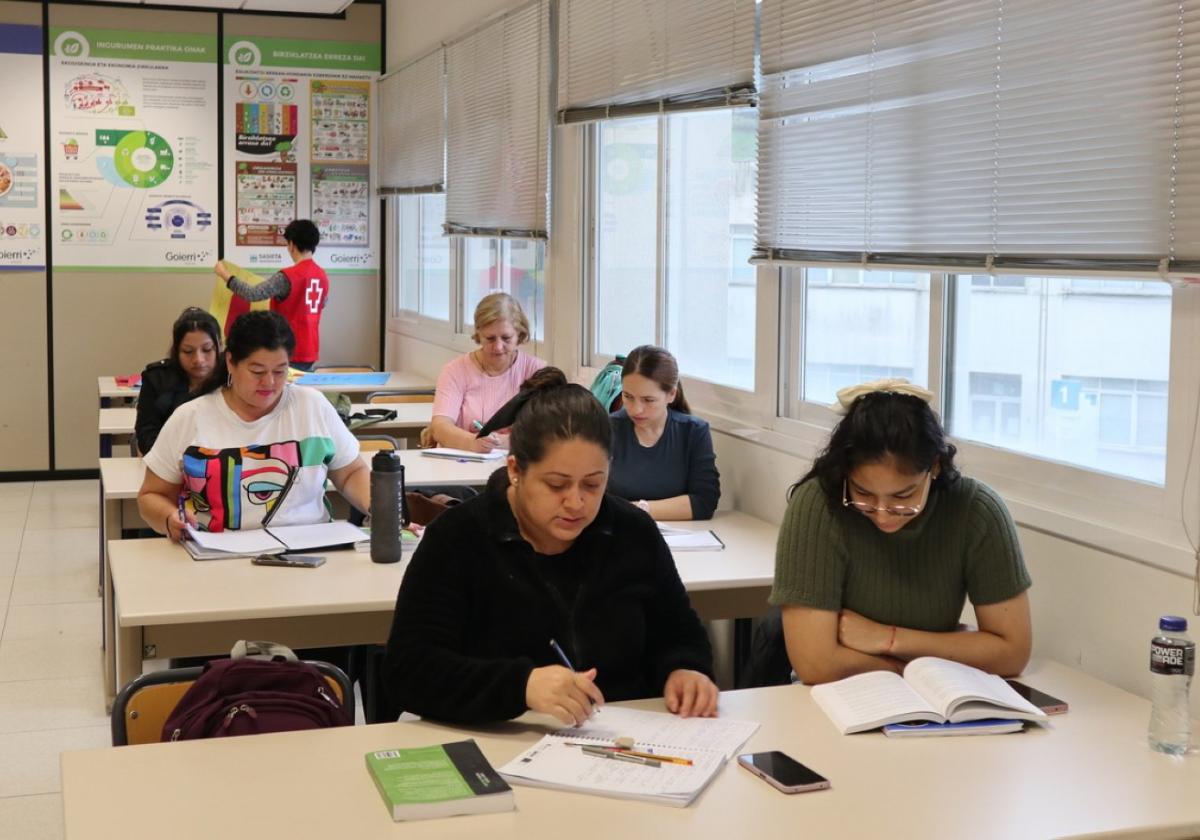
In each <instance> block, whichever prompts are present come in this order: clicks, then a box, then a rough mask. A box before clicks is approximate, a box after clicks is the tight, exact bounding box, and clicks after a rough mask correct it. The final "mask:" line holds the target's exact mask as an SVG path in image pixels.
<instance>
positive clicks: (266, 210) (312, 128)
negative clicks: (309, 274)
mask: <svg viewBox="0 0 1200 840" xmlns="http://www.w3.org/2000/svg"><path fill="white" fill-rule="evenodd" d="M227 41H229V47H228V49H227V51H226V54H225V125H226V132H225V138H224V142H225V160H226V166H227V167H229V168H231V169H232V171H233V173H234V178H233V183H232V188H229V189H227V190H226V193H225V213H226V216H225V218H226V220H227V226H226V231H225V255H226V256H227V257H228V258H229V259H231V260H233V261H235V262H237V263H240V264H242V265H245V266H248V267H249V268H250V269H251V270H253V271H262V270H266V269H271V268H282V267H283V266H286V265H289V264H290V260H289V258H288V255H287V250H286V248H285V243H284V239H283V229H284V228H285V227H287V224H288V222H290V221H292V220H293V219H312V220H313V222H314V223H316V225H317V227H318V228H319V229H320V231H321V244H320V246H319V247H318V248H317V255H316V259H317V262H318V263H320V264H321V265H322V266H323V267H324V268H325V270H326V271H362V270H364V269H372V268H375V267H377V266H378V251H379V243H378V238H379V236H378V224H379V220H378V218H377V214H376V213H375V212H374V211H373V206H372V205H373V203H372V201H371V195H372V178H371V161H372V158H373V149H372V145H373V144H372V139H371V113H372V110H373V108H374V98H375V79H376V78H377V77H378V75H379V45H378V44H369V43H358V42H347V41H309V40H283V39H279V38H254V37H239V36H228V37H227Z"/></svg>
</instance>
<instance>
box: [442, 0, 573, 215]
mask: <svg viewBox="0 0 1200 840" xmlns="http://www.w3.org/2000/svg"><path fill="white" fill-rule="evenodd" d="M549 41H550V37H549V9H548V3H547V2H546V0H537V1H536V2H534V3H530V4H527V5H525V6H522V7H521V8H519V9H516V10H514V11H512V12H509V13H507V14H505V15H504V16H503V17H500V18H498V19H496V20H495V21H493V22H490V23H488V24H486V25H485V26H484V27H482V28H481V29H478V30H476V31H475V32H472V33H470V34H468V35H466V36H464V37H463V38H461V39H459V40H457V41H455V42H453V43H451V44H449V45H447V47H446V117H447V130H446V180H447V183H446V224H445V231H446V233H447V234H451V235H455V234H459V235H478V236H508V237H521V238H539V239H543V238H545V237H546V230H547V221H546V218H547V208H546V190H547V171H548V168H549V159H548V155H549V125H550V108H551V107H552V106H551V103H550V95H549V93H550V92H549V77H550V76H549V60H550V50H549Z"/></svg>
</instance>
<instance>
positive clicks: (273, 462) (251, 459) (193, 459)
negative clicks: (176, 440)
mask: <svg viewBox="0 0 1200 840" xmlns="http://www.w3.org/2000/svg"><path fill="white" fill-rule="evenodd" d="M333 453H334V449H333V441H332V440H331V439H329V438H325V437H310V438H305V439H304V440H300V441H295V440H291V441H284V442H281V443H270V444H261V445H255V446H241V447H233V448H230V449H207V448H205V447H202V446H189V447H188V448H187V449H186V450H184V453H183V493H184V498H185V503H186V505H187V507H188V509H189V510H190V511H191V513H192V515H193V516H195V518H196V522H197V524H198V526H199V527H200V529H201V530H204V531H214V532H215V531H224V530H226V529H230V530H244V529H247V528H262V527H264V526H265V525H267V524H269V523H270V522H271V521H272V520H273V519H274V518H275V517H276V516H277V514H278V512H279V510H280V509H281V508H282V507H283V506H284V504H286V503H287V501H288V499H289V498H292V497H294V496H295V495H296V492H297V487H298V486H299V485H303V484H312V483H313V482H314V481H316V482H318V483H317V484H315V485H314V487H317V488H319V489H318V491H317V492H320V493H321V494H322V499H323V497H324V481H325V475H326V473H327V468H328V465H329V463H330V461H331V460H332V459H333ZM306 470H307V471H309V472H314V473H319V475H316V474H314V475H312V476H311V477H309V476H305V475H304V473H305V471H306ZM306 478H308V479H309V480H308V481H305V480H304V479H306ZM301 492H302V493H303V494H304V495H308V494H309V493H311V492H312V490H311V489H302V490H301ZM323 500H324V499H323ZM305 501H308V500H307V499H300V500H298V502H299V503H301V504H303V503H304V502H305ZM324 501H325V505H326V507H328V501H327V500H324Z"/></svg>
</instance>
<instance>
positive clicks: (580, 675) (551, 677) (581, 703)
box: [525, 639, 604, 726]
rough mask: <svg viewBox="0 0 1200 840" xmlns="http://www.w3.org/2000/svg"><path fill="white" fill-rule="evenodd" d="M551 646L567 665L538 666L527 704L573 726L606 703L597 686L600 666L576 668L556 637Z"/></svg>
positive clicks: (529, 684) (531, 675) (528, 686)
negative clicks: (581, 669)
mask: <svg viewBox="0 0 1200 840" xmlns="http://www.w3.org/2000/svg"><path fill="white" fill-rule="evenodd" d="M550 647H551V649H553V650H554V652H555V655H556V656H557V657H558V659H559V661H561V662H562V663H563V664H562V665H561V666H560V665H547V666H545V667H542V668H534V669H533V670H532V671H530V673H529V680H528V682H526V683H525V705H526V706H528V707H529V708H530V709H532V710H533V711H535V712H545V713H546V714H550V715H554V717H556V718H558V719H559V720H560V721H562V722H563V723H565V724H567V725H569V726H578V725H580V724H582V723H583V722H584V721H586V720H587V719H588V718H589V717H591V716H592V714H594V713H595V712H596V711H598V709H597V707H598V706H600V705H602V704H603V703H604V695H603V694H602V693H601V692H600V689H599V688H598V687H597V686H596V682H595V680H596V669H595V668H591V669H589V670H587V671H576V670H575V668H574V666H572V665H571V660H569V659H568V658H567V655H566V654H565V653H564V652H563V649H562V648H561V647H559V646H558V643H557V642H555V641H554V640H553V639H551V640H550Z"/></svg>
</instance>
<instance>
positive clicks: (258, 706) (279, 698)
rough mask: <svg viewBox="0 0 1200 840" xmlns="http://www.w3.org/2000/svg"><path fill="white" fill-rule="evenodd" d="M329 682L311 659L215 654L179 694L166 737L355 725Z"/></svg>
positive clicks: (186, 738)
mask: <svg viewBox="0 0 1200 840" xmlns="http://www.w3.org/2000/svg"><path fill="white" fill-rule="evenodd" d="M352 724H353V721H352V720H351V719H350V716H349V715H348V714H347V713H346V709H345V706H344V705H343V704H342V702H341V701H340V700H338V697H337V694H335V693H334V690H333V688H332V687H331V686H330V684H329V681H328V680H326V679H325V676H324V675H323V674H322V673H321V672H320V671H318V670H317V669H316V668H315V667H313V666H312V665H310V664H308V663H307V662H298V661H294V660H293V661H287V660H278V659H277V660H262V659H216V660H213V661H212V662H208V663H207V664H205V666H204V672H203V673H202V674H201V675H200V676H199V677H198V678H197V679H196V682H194V683H193V684H192V687H191V688H189V689H188V690H187V692H186V693H184V695H183V697H181V698H179V703H178V704H177V705H176V706H175V710H174V711H173V712H171V716H170V717H169V718H168V719H167V722H166V724H165V725H164V726H163V732H162V740H164V741H187V740H191V739H195V738H225V737H230V736H233V735H257V734H259V733H262V732H290V731H292V730H296V729H324V728H326V727H330V726H351V725H352Z"/></svg>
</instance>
